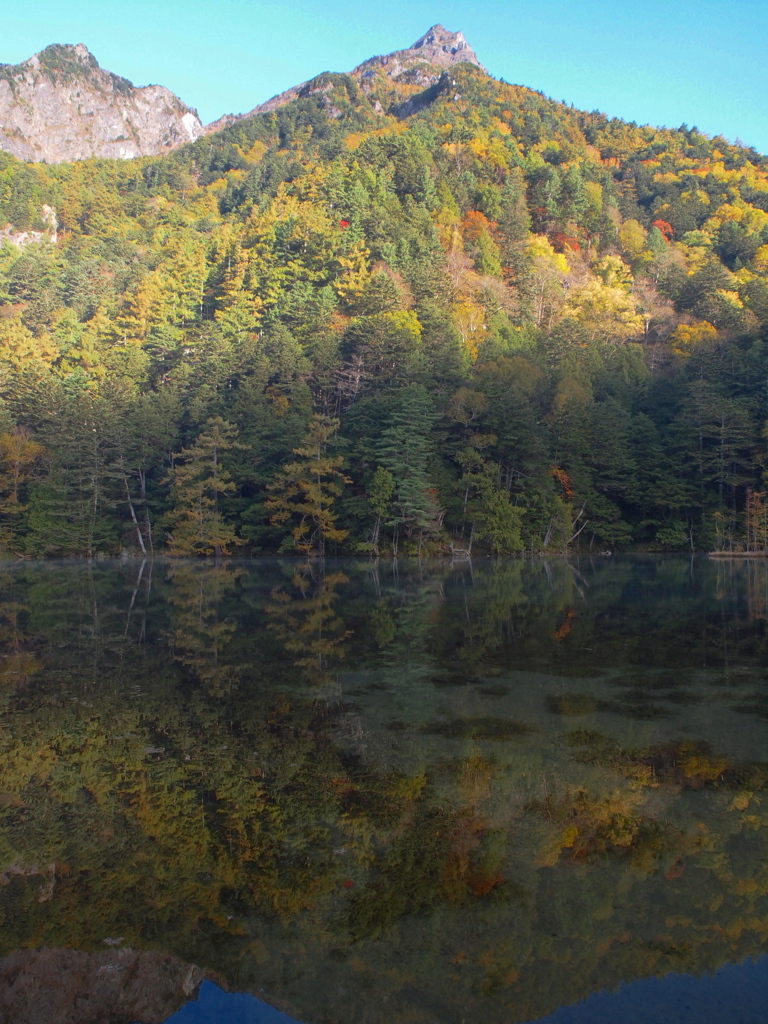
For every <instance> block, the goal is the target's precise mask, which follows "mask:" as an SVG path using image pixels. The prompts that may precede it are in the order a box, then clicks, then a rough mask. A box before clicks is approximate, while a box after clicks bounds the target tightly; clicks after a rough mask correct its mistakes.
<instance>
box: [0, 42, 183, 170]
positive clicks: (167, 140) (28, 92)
mask: <svg viewBox="0 0 768 1024" xmlns="http://www.w3.org/2000/svg"><path fill="white" fill-rule="evenodd" d="M202 131H203V127H202V124H201V123H200V119H199V117H198V116H197V112H196V111H194V110H192V109H191V108H190V107H188V106H187V105H186V104H185V103H182V102H181V100H180V99H179V98H178V96H175V95H174V94H173V93H172V92H170V90H168V89H165V88H163V86H160V85H147V86H143V87H141V88H137V87H136V86H134V85H133V84H132V83H131V82H129V81H128V79H127V78H121V77H120V76H119V75H114V74H112V72H110V71H107V70H105V69H104V68H102V67H100V66H99V62H98V61H97V60H96V58H95V57H94V56H93V54H92V53H91V52H90V51H89V50H88V47H87V46H85V45H84V44H83V43H77V44H75V45H72V44H62V43H54V44H53V45H51V46H47V47H46V48H45V49H44V50H41V51H40V53H36V54H35V55H34V56H33V57H30V58H29V59H28V60H25V61H22V63H20V64H0V149H4V150H6V151H7V152H9V153H12V154H13V155H14V156H16V157H18V158H19V159H21V160H44V161H46V162H48V163H59V162H61V161H69V160H83V159H86V158H87V157H92V156H97V157H114V158H124V159H127V158H130V157H137V156H155V155H157V154H160V153H166V152H168V151H169V150H171V149H175V148H177V147H178V146H180V145H183V143H185V142H192V141H194V140H195V139H196V138H198V137H199V136H200V135H201V134H202Z"/></svg>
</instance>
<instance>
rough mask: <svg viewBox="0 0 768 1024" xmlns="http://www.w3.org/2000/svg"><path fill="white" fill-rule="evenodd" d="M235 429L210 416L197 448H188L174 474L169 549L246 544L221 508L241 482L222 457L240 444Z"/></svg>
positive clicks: (192, 551) (211, 550)
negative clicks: (224, 463)
mask: <svg viewBox="0 0 768 1024" xmlns="http://www.w3.org/2000/svg"><path fill="white" fill-rule="evenodd" d="M236 436H237V435H236V431H235V428H234V427H233V426H232V424H231V423H228V422H227V420H225V419H222V417H221V416H214V417H213V418H211V419H209V420H208V421H207V423H206V425H205V429H204V430H203V431H202V432H201V433H200V434H199V436H198V438H197V440H196V441H195V443H194V445H193V446H192V447H191V448H182V450H181V455H180V456H179V458H181V459H182V460H183V461H182V463H181V465H178V466H175V467H174V468H173V469H172V470H171V473H170V474H169V476H168V478H167V479H168V480H169V481H170V483H171V500H172V502H173V508H172V510H171V512H170V513H169V515H168V521H169V523H170V525H171V533H170V536H169V542H168V550H169V552H170V554H172V555H215V556H216V557H217V558H218V557H219V556H220V555H228V554H229V553H230V549H231V548H232V547H233V546H234V545H237V544H239V543H240V540H239V538H238V537H237V534H236V532H235V528H234V526H233V525H232V524H231V523H228V522H227V520H226V517H225V515H224V511H223V509H222V508H221V498H222V496H223V495H225V494H229V493H230V492H232V491H234V489H235V485H234V483H233V482H232V480H231V479H230V476H229V473H228V472H227V471H226V469H225V468H224V467H223V465H222V456H223V455H224V454H225V453H226V452H228V451H231V449H232V448H233V447H234V446H235V443H236V442H235V437H236Z"/></svg>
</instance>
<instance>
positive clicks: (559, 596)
mask: <svg viewBox="0 0 768 1024" xmlns="http://www.w3.org/2000/svg"><path fill="white" fill-rule="evenodd" d="M766 571H767V567H766V565H765V564H763V563H747V562H745V561H741V562H738V563H735V562H734V563H717V564H716V563H714V562H711V561H707V560H704V559H701V560H695V561H693V562H690V561H687V560H686V561H684V560H679V559H672V558H668V559H661V558H659V559H654V558H646V559H633V560H630V559H628V560H626V561H624V560H618V561H616V562H609V561H598V562H595V563H591V562H585V561H581V562H574V563H569V562H567V561H565V560H553V561H551V562H546V561H543V560H538V561H533V562H527V561H524V560H522V559H519V560H510V561H500V562H497V563H492V562H489V561H486V562H482V563H480V564H479V565H478V564H475V565H474V566H473V565H472V564H470V563H464V564H461V565H457V566H450V565H447V564H442V563H434V564H432V563H422V564H419V563H400V565H399V566H398V565H397V564H393V563H379V564H378V565H374V564H371V563H364V562H360V563H355V562H345V563H343V564H336V563H330V562H329V563H327V564H323V563H314V564H312V563H306V564H300V563H297V562H282V563H281V562H264V563H244V562H243V563H237V562H228V563H226V564H218V565H217V564H213V563H212V564H209V565H206V564H201V563H195V564H192V563H186V562H168V563H158V562H155V563H154V564H152V563H146V564H144V565H137V564H123V565H104V564H96V565H85V564H75V563H69V564H66V565H52V564H44V565H30V564H22V565H15V566H13V567H8V568H7V569H6V570H5V571H4V572H3V573H2V575H1V576H0V630H1V631H2V636H3V641H4V652H3V659H2V664H0V683H1V684H2V688H3V696H2V707H3V710H4V714H3V730H2V734H1V742H2V759H1V760H0V815H2V820H3V826H4V827H3V831H2V837H1V838H0V871H1V872H2V874H0V882H2V883H3V888H2V890H1V891H0V911H2V914H3V931H2V943H3V950H2V952H3V954H4V955H6V956H10V955H11V954H12V953H14V951H16V950H23V951H31V950H40V949H43V948H47V949H50V950H74V951H79V953H78V955H81V954H82V955H83V956H85V955H87V956H89V957H91V960H89V961H88V964H89V965H90V966H88V967H87V969H86V967H85V966H84V967H83V968H82V970H81V971H80V974H79V975H78V977H80V978H81V981H82V986H85V988H82V986H81V989H80V990H78V991H79V995H78V996H77V998H76V997H75V995H73V996H72V1000H73V1004H72V1005H73V1006H74V1005H75V1002H77V1004H78V1005H80V1006H82V1005H85V1004H84V1002H83V998H82V997H83V992H88V993H90V994H91V995H93V986H94V985H95V984H96V982H95V981H93V982H91V981H89V980H88V979H89V978H97V979H98V978H99V977H101V975H99V974H98V970H96V968H95V967H94V966H93V965H94V964H97V965H100V966H101V967H104V964H105V963H106V961H105V962H104V963H102V960H103V959H104V957H105V956H107V954H109V955H113V958H114V957H117V953H118V952H119V951H123V950H124V951H126V954H125V955H128V953H129V952H130V951H142V954H145V953H146V954H149V953H152V956H154V957H155V958H157V956H160V955H162V956H164V957H166V958H170V959H167V960H166V961H163V963H167V965H168V966H167V969H166V968H165V967H163V968H162V969H161V968H159V967H158V966H157V964H158V963H159V962H160V961H157V959H155V960H153V961H151V965H152V970H153V971H154V972H155V975H156V976H157V977H158V978H161V980H162V984H161V983H160V982H159V981H158V983H157V984H158V986H159V988H158V992H159V991H160V988H162V991H163V993H164V995H163V999H162V1000H161V999H160V996H159V995H158V1003H157V1005H156V1006H154V1007H153V1006H151V1005H149V1004H147V1005H146V1006H144V1008H143V1009H142V1010H141V1012H142V1013H143V1014H144V1017H143V1018H142V1019H146V1020H147V1021H149V1020H152V1019H156V1020H161V1019H164V1018H163V1017H160V1016H158V1014H159V1013H160V1012H161V1011H160V1008H159V1007H160V1004H161V1003H162V1012H163V1013H165V1014H167V1012H168V1002H167V998H168V992H169V991H171V990H173V991H174V992H175V991H177V989H178V992H179V993H182V994H181V995H179V1000H180V1001H183V999H184V998H187V997H188V995H187V996H184V995H183V989H184V982H183V977H186V976H185V975H183V971H182V970H181V968H180V967H178V965H179V964H182V966H183V965H184V964H186V965H192V964H194V965H198V966H199V968H200V969H201V971H200V972H198V973H197V974H196V975H194V977H195V979H196V980H195V984H197V982H198V981H199V978H200V977H202V976H203V973H202V972H205V973H207V975H208V976H210V977H213V978H214V979H215V980H217V981H218V982H219V983H220V984H222V985H226V986H228V987H229V988H230V989H232V990H239V991H250V992H254V993H257V994H258V993H261V994H262V996H263V997H265V998H268V999H270V1000H271V1001H273V1002H275V1003H276V1004H277V1005H278V1006H280V1007H281V1008H282V1009H284V1010H285V1011H286V1012H288V1013H290V1014H291V1015H293V1016H295V1017H297V1018H299V1019H302V1020H305V1021H310V1022H314V1021H317V1022H320V1021H329V1022H330V1021H338V1022H344V1024H346V1022H350V1024H351V1022H353V1021H354V1022H355V1024H357V1022H372V1024H373V1022H379V1021H381V1022H383V1021H387V1022H390V1021H400V1022H403V1024H404V1022H406V1021H412V1020H416V1019H418V1020H421V1021H428V1022H441V1024H445V1022H452V1021H455V1022H457V1024H458V1022H459V1021H461V1020H465V1019H466V1020H470V1019H471V1020H481V1019H482V1020H487V1021H489V1022H494V1021H498V1022H501V1021H504V1022H513V1021H525V1020H532V1019H536V1018H537V1017H541V1016H543V1015H544V1014H546V1013H549V1012H550V1011H552V1010H553V1009H555V1008H556V1007H557V1006H559V1005H562V1004H568V1003H573V1002H575V1001H576V1000H578V999H580V998H582V997H584V996H586V995H588V994H589V993H590V992H593V991H597V990H599V989H601V988H605V987H607V988H611V987H615V986H616V985H618V984H619V983H620V982H621V981H629V980H632V979H636V978H642V977H648V976H654V975H657V976H658V975H663V974H665V973H667V972H669V971H677V972H689V973H693V974H697V973H701V972H703V971H705V970H712V969H715V968H717V967H718V966H719V965H720V964H722V963H725V962H729V961H730V962H738V961H741V960H743V959H744V958H745V957H747V956H757V955H759V954H760V953H761V952H762V951H764V949H765V943H766V938H767V937H768V897H767V893H768V858H766V835H767V834H768V833H767V831H766V802H765V791H766V785H767V784H768V764H767V763H766V755H765V751H766V750H767V749H768V744H767V743H766V740H767V739H768V721H767V719H768V715H767V714H766V711H767V709H768V703H767V701H766V676H765V669H764V664H765V653H766V619H765V614H764V608H765V600H764V595H765V593H766V586H767V584H768V581H767V580H766ZM113 942H114V943H115V944H116V945H115V947H114V950H113V953H109V951H110V950H111V949H112V946H111V945H110V944H111V943H113ZM105 943H106V945H105ZM105 951H106V952H105ZM30 955H31V954H29V953H24V957H25V958H26V959H24V964H25V965H26V966H25V968H24V969H25V970H27V971H28V972H30V971H31V972H32V975H30V976H31V977H32V976H35V975H34V972H35V971H38V973H39V972H40V971H43V970H44V969H45V970H49V971H50V970H53V968H52V967H50V965H49V967H48V968H45V967H44V964H45V963H47V961H45V960H44V959H43V960H41V959H39V956H38V959H36V960H35V959H30ZM46 955H53V954H46ZM121 955H123V954H121ZM131 955H133V956H137V955H138V954H131ZM18 957H19V954H17V959H16V960H13V958H11V959H7V960H5V961H3V964H4V965H5V966H4V967H3V970H2V971H0V1008H2V1007H8V1006H10V1005H11V1004H10V1003H8V1000H9V999H11V997H12V992H13V991H16V990H14V989H13V985H14V984H16V985H17V989H18V985H19V984H20V982H19V977H20V975H19V970H20V969H21V968H18V964H19V963H21V961H20V960H19V959H18ZM93 958H96V959H93ZM98 958H101V959H98ZM132 962H133V961H132ZM136 962H137V963H141V962H143V961H140V960H137V961H136ZM51 963H53V961H51ZM84 963H85V961H84ZM110 963H112V961H110ZM147 963H148V964H150V961H149V960H148V961H147ZM14 964H16V967H14V966H13V965H14ZM41 964H43V966H40V965H41ZM115 964H117V965H118V966H115ZM115 964H113V965H112V967H110V968H109V969H110V971H117V972H118V973H119V970H118V968H119V964H118V960H115ZM107 967H109V964H107ZM17 968H18V969H17ZM105 970H106V968H105ZM136 970H139V968H138V967H137V968H135V971H136ZM148 970H149V968H148ZM13 971H16V973H15V974H14V973H13ZM135 971H134V973H135ZM163 971H165V973H163ZM179 972H181V973H179ZM103 973H104V972H102V974H103ZM155 975H153V977H154V976H155ZM115 976H116V975H115ZM110 977H112V975H110ZM190 977H192V975H190ZM179 978H181V979H182V980H181V981H178V979H179ZM14 979H15V981H14ZM169 979H170V981H169ZM177 982H178V984H177ZM89 985H90V986H91V988H90V989H89V988H88V986H89ZM169 985H170V986H171V988H170V989H169ZM174 985H175V986H176V988H173V986H174ZM163 986H164V987H163ZM179 986H180V987H179ZM115 991H116V992H118V995H116V996H115V999H116V1000H118V1001H119V998H122V997H121V996H119V986H118V987H117V988H116V989H115ZM145 991H146V992H148V993H149V992H151V991H154V990H153V989H152V985H149V984H148V986H145ZM14 998H15V997H14ZM148 999H149V996H148ZM2 1000H5V1002H3V1001H2ZM78 1000H79V1002H78ZM163 1000H165V1001H163ZM149 1002H150V1003H151V999H149ZM78 1012H80V1011H78ZM83 1012H85V1011H83ZM105 1012H106V1011H105ZM110 1012H111V1011H110ZM115 1013H117V1011H115ZM153 1013H154V1014H155V1016H154V1017H152V1014H153ZM90 1019H91V1018H89V1017H87V1016H82V1017H72V1020H82V1021H85V1020H90ZM94 1019H95V1018H94ZM106 1019H114V1021H118V1020H122V1019H123V1018H122V1017H119V1016H116V1015H115V1016H113V1017H110V1018H106ZM137 1019H138V1018H137Z"/></svg>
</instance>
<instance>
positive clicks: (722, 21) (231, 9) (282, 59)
mask: <svg viewBox="0 0 768 1024" xmlns="http://www.w3.org/2000/svg"><path fill="white" fill-rule="evenodd" d="M436 22H440V23H442V24H443V25H445V27H446V28H448V29H451V30H452V31H457V30H461V31H462V32H463V33H464V34H465V36H466V37H467V39H468V40H469V42H470V44H471V45H472V46H473V47H474V49H475V50H476V52H477V54H478V57H479V58H480V60H481V61H482V62H483V63H484V64H485V66H486V67H487V68H488V70H489V71H490V72H491V73H492V74H493V75H495V76H496V77H498V78H504V79H506V80H507V81H508V82H515V83H518V84H520V85H527V86H530V87H531V88H534V89H539V90H541V91H542V92H544V93H546V94H547V95H548V96H552V97H553V98H555V99H558V100H560V99H563V100H566V101H567V102H569V103H573V104H574V106H576V107H579V108H582V109H587V110H594V109H598V110H603V111H605V112H606V113H607V114H608V115H610V116H614V117H622V118H625V119H627V120H634V121H638V122H642V123H645V122H648V123H651V124H657V125H660V124H664V125H668V126H671V127H677V126H679V125H680V124H681V123H682V122H684V121H685V122H686V123H687V124H689V125H694V124H695V125H697V126H698V127H699V129H700V130H702V131H704V132H706V133H707V134H709V135H717V134H723V135H725V136H726V137H727V138H729V139H731V140H734V139H736V138H737V137H738V138H740V139H741V140H742V141H743V142H744V143H746V144H747V145H750V146H754V147H755V148H756V149H758V150H760V151H761V152H763V153H768V60H766V58H765V48H766V43H768V0H731V2H725V0H642V2H639V0H623V2H617V0H610V2H609V0H581V2H580V3H574V2H573V0H538V2H536V3H530V2H529V3H518V2H508V0H495V2H489V0H474V2H472V3H471V4H470V3H456V2H453V0H442V2H441V3H433V2H422V0H411V2H405V0H395V2H391V3H383V4H382V3H380V2H379V3H371V4H367V5H366V4H364V3H361V2H359V0H357V2H351V0H336V2H334V3H333V4H328V5H321V4H318V3H316V2H308V0H290V2H287V3H282V4H280V3H262V2H258V0H251V2H249V0H206V2H203V0H151V2H150V0H78V2H77V3H74V2H71V0H25V2H23V3H22V2H18V0H17V2H15V3H9V4H7V5H6V7H5V10H4V11H3V19H2V32H1V33H0V62H2V63H17V62H18V61H20V60H24V59H25V58H27V57H29V56H31V55H32V54H33V53H34V52H36V51H38V50H40V49H42V48H43V47H44V46H46V45H48V43H52V42H70V43H75V42H82V43H85V44H86V45H87V46H88V48H89V49H90V50H91V51H92V53H93V54H94V55H95V56H96V57H97V59H98V60H99V62H100V64H101V65H102V66H103V67H106V68H108V69H109V70H110V71H115V72H117V73H118V74H121V75H124V76H125V77H126V78H129V79H131V81H133V82H135V83H136V84H137V85H146V84H147V83H149V82H159V83H160V84H162V85H166V86H168V88H170V89H172V90H173V91H174V92H176V93H177V94H178V95H179V96H180V97H181V98H182V99H183V100H184V101H185V102H186V103H188V104H189V105H190V106H193V107H196V108H197V109H198V111H199V113H200V116H201V117H202V119H203V121H206V122H207V121H212V120H214V119H215V118H217V117H218V116H219V115H221V114H224V113H229V112H240V111H244V110H249V109H250V108H251V107H253V106H255V105H256V104H257V103H259V102H261V101H263V100H265V99H268V98H269V97H270V96H272V95H274V94H275V93H277V92H280V91H282V90H283V89H286V88H288V86H291V85H296V84H297V83H299V82H302V81H304V80H306V79H307V78H311V77H312V76H313V75H316V74H318V73H319V72H321V71H326V70H329V71H348V70H350V69H351V68H352V67H354V65H355V64H358V63H360V62H361V61H363V60H365V59H366V57H370V56H372V55H373V54H376V53H388V52H389V51H391V50H395V49H402V48H403V47H406V46H409V45H410V44H411V43H412V42H414V40H415V39H417V38H418V36H420V35H421V34H422V33H423V32H425V31H426V29H427V28H429V27H430V26H431V25H433V24H435V23H436Z"/></svg>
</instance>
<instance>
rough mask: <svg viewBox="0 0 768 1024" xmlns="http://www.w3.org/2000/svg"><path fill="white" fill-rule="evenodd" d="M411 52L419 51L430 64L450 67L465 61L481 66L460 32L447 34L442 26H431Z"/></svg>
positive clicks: (446, 30) (412, 47)
mask: <svg viewBox="0 0 768 1024" xmlns="http://www.w3.org/2000/svg"><path fill="white" fill-rule="evenodd" d="M411 50H420V51H421V54H422V55H423V56H424V57H425V58H426V59H427V60H429V62H430V63H431V64H438V65H443V66H447V65H451V64H458V63H460V62H462V61H467V62H468V63H470V64H477V66H478V67H482V64H481V63H480V61H479V60H478V59H477V54H476V53H475V51H474V50H473V49H472V47H471V46H470V45H469V43H468V42H467V40H466V39H465V37H464V34H463V33H462V32H449V31H448V29H445V28H443V26H442V25H433V26H432V28H431V29H430V30H429V31H428V32H425V33H424V35H423V36H422V37H421V38H420V39H417V40H416V42H415V43H414V44H413V46H411Z"/></svg>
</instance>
